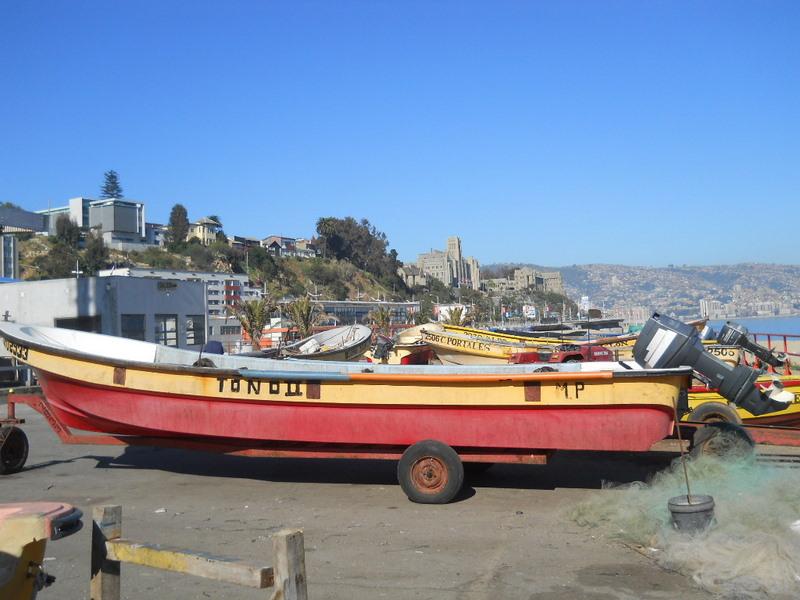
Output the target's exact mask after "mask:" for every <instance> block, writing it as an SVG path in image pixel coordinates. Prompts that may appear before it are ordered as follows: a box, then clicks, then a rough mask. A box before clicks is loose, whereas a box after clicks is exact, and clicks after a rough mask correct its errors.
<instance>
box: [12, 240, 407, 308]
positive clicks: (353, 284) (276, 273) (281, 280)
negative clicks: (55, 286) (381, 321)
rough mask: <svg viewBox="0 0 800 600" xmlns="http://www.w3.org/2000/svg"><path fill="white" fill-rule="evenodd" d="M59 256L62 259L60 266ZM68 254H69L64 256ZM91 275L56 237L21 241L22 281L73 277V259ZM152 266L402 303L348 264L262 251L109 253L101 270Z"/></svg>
mask: <svg viewBox="0 0 800 600" xmlns="http://www.w3.org/2000/svg"><path fill="white" fill-rule="evenodd" d="M56 254H63V256H60V257H59V259H60V260H58V261H56V260H55V258H56V257H55V255H56ZM66 254H68V255H66ZM76 259H77V260H78V261H79V264H80V268H81V270H82V271H84V272H85V273H87V274H90V273H91V269H87V262H86V250H79V251H73V250H69V249H65V248H63V247H60V246H58V245H55V244H54V243H53V240H52V238H50V239H48V238H45V237H32V238H30V239H26V240H21V242H20V277H21V278H22V279H26V280H29V279H47V278H51V277H55V276H58V277H69V276H70V275H71V273H70V272H71V270H73V269H74V268H75V260H76ZM54 263H57V264H54ZM112 265H116V266H118V267H126V266H130V267H150V268H156V269H179V270H189V271H219V272H223V273H244V272H245V271H246V270H247V271H249V273H248V274H249V276H250V278H251V280H252V281H253V282H254V283H256V284H257V285H259V286H265V287H266V289H267V290H268V291H269V292H270V293H271V294H272V295H273V297H276V298H282V297H284V296H297V295H303V294H305V293H306V292H310V293H312V294H315V295H318V296H319V297H320V298H322V299H332V300H345V299H348V298H350V299H356V298H362V299H369V298H384V297H385V298H386V299H392V298H396V299H404V296H403V290H400V291H399V293H397V292H393V290H391V289H387V288H386V287H385V286H383V285H381V283H380V282H379V281H378V280H377V278H376V277H375V276H374V275H372V274H370V273H368V272H367V271H364V270H362V269H359V268H357V267H356V266H354V265H353V264H351V263H350V262H348V261H346V260H336V259H324V258H307V259H299V258H277V257H273V256H271V255H269V254H267V253H266V252H265V251H264V250H263V249H261V248H254V249H251V250H250V252H249V256H245V255H244V253H242V252H239V251H234V250H233V249H231V248H230V247H228V246H227V245H224V244H219V245H217V244H214V245H212V246H210V247H205V246H199V245H194V244H190V245H187V246H186V248H185V249H183V250H182V251H181V252H168V251H166V250H163V249H159V248H150V249H148V250H147V251H145V252H121V251H118V250H109V251H108V256H107V258H105V260H104V261H103V264H102V265H100V266H102V267H110V266H112Z"/></svg>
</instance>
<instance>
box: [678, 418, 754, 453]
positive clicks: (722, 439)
mask: <svg viewBox="0 0 800 600" xmlns="http://www.w3.org/2000/svg"><path fill="white" fill-rule="evenodd" d="M754 449H755V443H754V442H753V438H751V437H750V434H749V433H747V431H746V430H745V429H744V428H743V427H741V426H739V425H736V424H734V423H723V422H717V423H709V424H708V425H705V426H704V427H701V428H700V429H699V430H698V431H697V432H696V433H695V434H694V439H693V440H692V450H691V452H690V455H691V457H692V458H700V457H701V456H714V457H717V458H724V459H726V460H741V459H743V458H748V457H750V456H752V454H753V451H754Z"/></svg>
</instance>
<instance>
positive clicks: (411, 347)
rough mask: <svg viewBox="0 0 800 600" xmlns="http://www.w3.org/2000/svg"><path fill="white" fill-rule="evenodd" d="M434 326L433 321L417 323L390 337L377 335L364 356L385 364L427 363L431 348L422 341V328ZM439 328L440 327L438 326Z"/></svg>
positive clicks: (431, 353) (430, 355)
mask: <svg viewBox="0 0 800 600" xmlns="http://www.w3.org/2000/svg"><path fill="white" fill-rule="evenodd" d="M430 327H436V326H435V325H434V324H433V323H431V324H428V325H417V326H415V327H409V328H408V329H403V330H401V331H399V332H398V333H397V334H395V336H394V337H393V338H391V339H389V338H386V337H383V336H378V341H377V342H376V344H375V346H373V347H372V348H371V349H370V350H369V351H368V352H367V353H366V354H365V355H364V356H365V358H366V359H367V360H369V361H370V362H379V363H382V364H385V365H427V364H430V362H431V360H432V358H433V349H432V348H431V347H430V346H429V345H428V344H427V343H425V342H424V341H422V329H425V328H430ZM440 330H441V328H440Z"/></svg>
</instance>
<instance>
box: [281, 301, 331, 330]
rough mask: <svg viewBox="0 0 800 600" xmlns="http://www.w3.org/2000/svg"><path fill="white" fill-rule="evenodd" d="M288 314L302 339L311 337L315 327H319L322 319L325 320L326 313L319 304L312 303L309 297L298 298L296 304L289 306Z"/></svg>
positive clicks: (291, 303)
mask: <svg viewBox="0 0 800 600" xmlns="http://www.w3.org/2000/svg"><path fill="white" fill-rule="evenodd" d="M286 312H287V313H288V315H289V318H290V319H291V320H292V323H294V325H295V327H297V332H298V333H299V334H300V337H301V338H307V337H308V336H310V335H311V333H312V332H313V330H314V327H316V326H317V325H319V324H320V322H321V321H322V319H324V318H325V313H324V312H323V311H322V309H321V308H320V306H319V304H317V303H316V302H312V301H311V298H309V297H308V296H304V297H302V298H298V299H297V300H295V301H294V302H290V303H289V304H287V305H286Z"/></svg>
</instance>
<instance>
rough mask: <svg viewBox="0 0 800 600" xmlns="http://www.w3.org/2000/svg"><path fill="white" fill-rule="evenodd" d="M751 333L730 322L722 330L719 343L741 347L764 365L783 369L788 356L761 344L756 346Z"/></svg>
mask: <svg viewBox="0 0 800 600" xmlns="http://www.w3.org/2000/svg"><path fill="white" fill-rule="evenodd" d="M749 333H750V332H749V331H748V330H747V327H744V326H743V325H739V323H734V322H733V321H728V322H726V323H725V325H723V326H722V329H720V332H719V336H718V337H717V341H718V342H719V343H720V344H725V345H728V346H741V347H742V348H744V349H745V350H747V351H748V352H750V353H751V354H753V355H754V356H755V357H756V358H758V360H760V361H761V362H762V363H764V364H767V365H770V366H771V367H782V366H783V365H784V364H785V363H786V355H785V354H783V353H776V352H775V351H774V350H772V349H770V348H766V347H764V346H762V345H761V344H756V343H755V342H754V341H753V340H751V339H750V338H749V337H748V334H749Z"/></svg>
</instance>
